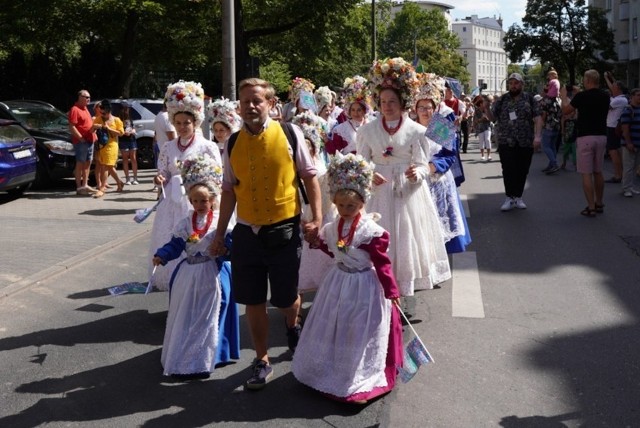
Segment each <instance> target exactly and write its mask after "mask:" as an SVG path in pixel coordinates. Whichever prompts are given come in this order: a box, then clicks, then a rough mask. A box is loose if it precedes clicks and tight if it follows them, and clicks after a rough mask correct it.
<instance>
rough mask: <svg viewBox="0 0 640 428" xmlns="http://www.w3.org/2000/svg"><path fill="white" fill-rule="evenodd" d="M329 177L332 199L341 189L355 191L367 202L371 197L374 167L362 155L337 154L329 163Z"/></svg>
mask: <svg viewBox="0 0 640 428" xmlns="http://www.w3.org/2000/svg"><path fill="white" fill-rule="evenodd" d="M327 177H329V193H330V194H331V197H332V198H333V197H335V195H336V193H337V192H338V190H341V189H351V190H355V191H356V192H358V194H359V195H360V196H362V199H364V201H365V202H366V201H367V200H368V199H369V196H371V185H372V183H373V167H372V166H371V164H369V163H368V162H367V161H366V160H364V158H363V157H362V156H361V155H354V154H353V153H349V154H347V155H343V154H342V153H340V152H336V155H335V156H333V157H332V158H331V162H330V163H329V168H328V170H327Z"/></svg>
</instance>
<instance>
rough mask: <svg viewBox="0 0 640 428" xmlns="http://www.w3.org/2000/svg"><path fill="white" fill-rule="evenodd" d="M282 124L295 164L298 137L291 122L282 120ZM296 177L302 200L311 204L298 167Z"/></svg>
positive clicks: (306, 203)
mask: <svg viewBox="0 0 640 428" xmlns="http://www.w3.org/2000/svg"><path fill="white" fill-rule="evenodd" d="M280 126H282V130H283V131H284V135H286V136H287V141H289V146H291V150H292V154H293V156H291V157H292V158H293V164H294V165H295V164H296V151H297V150H298V139H297V138H296V136H295V134H294V130H293V126H292V125H291V124H290V123H289V122H284V123H283V122H280ZM296 178H297V179H298V188H299V189H300V194H301V195H302V200H303V201H304V204H305V205H309V197H308V196H307V191H306V189H305V188H304V183H303V182H302V179H301V178H300V176H299V175H298V170H297V169H296Z"/></svg>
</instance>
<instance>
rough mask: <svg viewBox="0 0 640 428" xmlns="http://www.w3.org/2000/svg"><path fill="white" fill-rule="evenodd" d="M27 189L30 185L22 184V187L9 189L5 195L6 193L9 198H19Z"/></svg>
mask: <svg viewBox="0 0 640 428" xmlns="http://www.w3.org/2000/svg"><path fill="white" fill-rule="evenodd" d="M29 187H31V183H28V184H23V185H21V186H18V187H14V188H13V189H9V190H7V193H8V194H9V195H10V196H11V197H14V198H17V197H19V196H22V194H23V193H24V192H26V191H27V189H29Z"/></svg>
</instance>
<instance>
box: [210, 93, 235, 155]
mask: <svg viewBox="0 0 640 428" xmlns="http://www.w3.org/2000/svg"><path fill="white" fill-rule="evenodd" d="M236 107H237V106H236V102H234V101H231V100H228V99H226V98H224V97H222V98H220V99H217V100H215V101H214V102H212V103H210V104H209V105H208V106H207V116H208V118H209V122H211V131H213V138H214V143H216V144H217V145H218V149H220V154H222V152H223V151H224V146H225V144H227V140H228V139H229V137H230V136H231V134H233V133H234V132H238V130H239V129H240V128H241V127H242V119H241V118H240V116H238V114H237V113H236Z"/></svg>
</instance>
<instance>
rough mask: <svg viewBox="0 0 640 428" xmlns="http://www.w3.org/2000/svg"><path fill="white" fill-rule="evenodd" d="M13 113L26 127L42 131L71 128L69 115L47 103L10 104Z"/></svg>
mask: <svg viewBox="0 0 640 428" xmlns="http://www.w3.org/2000/svg"><path fill="white" fill-rule="evenodd" d="M8 105H9V108H11V114H12V115H13V117H15V119H16V120H18V121H19V122H20V123H22V124H23V125H24V126H25V127H26V128H29V129H39V130H42V131H56V130H61V129H69V120H68V119H67V116H66V115H65V114H64V113H63V112H61V111H60V110H58V109H56V108H55V107H51V106H48V105H45V104H22V103H20V104H18V103H16V104H8Z"/></svg>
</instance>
